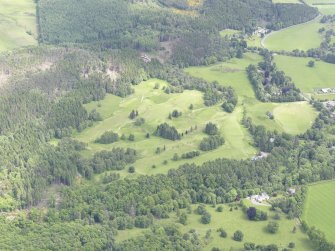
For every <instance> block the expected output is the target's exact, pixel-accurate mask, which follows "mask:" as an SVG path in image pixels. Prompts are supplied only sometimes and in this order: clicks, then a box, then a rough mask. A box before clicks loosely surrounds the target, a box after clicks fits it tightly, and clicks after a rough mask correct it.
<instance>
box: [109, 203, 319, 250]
mask: <svg viewBox="0 0 335 251" xmlns="http://www.w3.org/2000/svg"><path fill="white" fill-rule="evenodd" d="M222 206H223V208H224V209H223V212H217V211H216V209H215V208H213V207H212V206H206V210H207V211H208V212H209V213H210V214H211V222H210V224H202V223H201V222H200V218H201V216H200V215H197V214H195V213H194V212H193V211H194V210H195V209H196V207H197V205H193V206H192V213H191V214H187V217H188V219H187V224H186V225H182V224H180V223H178V219H177V217H176V216H175V215H171V216H170V218H169V219H164V220H157V221H155V224H158V225H164V224H169V223H172V222H173V223H175V224H177V225H178V226H179V229H180V231H181V232H182V233H186V232H188V231H190V230H191V229H194V230H195V231H196V232H197V233H198V234H199V235H200V236H201V238H202V239H203V240H204V242H207V243H208V244H207V245H206V246H205V247H204V250H208V251H210V250H212V248H213V247H220V248H224V250H229V248H231V247H233V248H243V244H244V243H245V242H253V243H256V244H262V245H269V244H276V245H278V246H279V247H280V250H281V249H282V248H287V247H288V244H289V243H290V242H294V243H295V245H296V246H295V248H294V250H296V251H309V250H313V249H312V248H311V243H310V241H309V240H308V237H307V235H305V234H304V233H302V231H301V230H300V227H299V226H298V223H297V222H296V221H295V220H288V219H287V218H286V217H285V215H284V214H282V213H279V214H280V215H281V219H280V220H278V221H277V222H278V223H279V231H278V233H276V234H270V233H268V232H267V231H266V225H267V224H268V221H258V222H254V221H249V220H248V219H247V217H246V215H245V213H244V212H243V211H242V209H241V207H238V209H237V210H235V209H234V210H233V211H230V210H229V208H230V206H229V205H226V204H225V205H222ZM258 208H259V209H261V210H263V211H266V212H267V213H268V216H269V220H273V216H274V215H275V212H272V211H270V207H265V206H258ZM182 211H183V210H182ZM294 226H296V228H297V231H296V233H293V232H292V230H293V228H294ZM219 228H223V229H224V230H225V231H226V232H227V234H228V236H227V238H222V237H220V235H219V233H218V232H217V229H219ZM208 230H211V237H210V238H209V240H205V235H206V232H207V231H208ZM236 230H241V231H242V232H243V234H244V239H243V241H242V242H236V241H234V240H233V239H232V236H233V233H234V232H235V231H236ZM145 231H148V230H142V231H138V229H131V230H127V231H118V235H117V236H116V241H117V242H120V241H122V240H125V239H128V238H129V237H127V235H128V234H130V236H131V237H136V236H139V235H141V234H143V233H144V232H145Z"/></svg>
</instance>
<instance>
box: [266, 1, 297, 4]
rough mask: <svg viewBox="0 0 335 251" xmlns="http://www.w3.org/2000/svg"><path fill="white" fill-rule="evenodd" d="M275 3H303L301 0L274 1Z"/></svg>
mask: <svg viewBox="0 0 335 251" xmlns="http://www.w3.org/2000/svg"><path fill="white" fill-rule="evenodd" d="M272 2H273V3H299V4H301V2H300V1H299V0H273V1H272Z"/></svg>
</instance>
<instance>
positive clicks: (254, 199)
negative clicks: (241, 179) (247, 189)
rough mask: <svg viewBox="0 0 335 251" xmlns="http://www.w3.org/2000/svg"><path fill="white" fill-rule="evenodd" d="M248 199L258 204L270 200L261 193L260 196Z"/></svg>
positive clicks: (252, 196) (265, 194)
mask: <svg viewBox="0 0 335 251" xmlns="http://www.w3.org/2000/svg"><path fill="white" fill-rule="evenodd" d="M250 199H251V200H252V201H256V202H258V203H261V202H263V201H266V200H269V199H270V196H269V195H268V194H267V193H265V192H263V193H261V194H257V195H251V196H250Z"/></svg>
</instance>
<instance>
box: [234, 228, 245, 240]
mask: <svg viewBox="0 0 335 251" xmlns="http://www.w3.org/2000/svg"><path fill="white" fill-rule="evenodd" d="M243 238H244V234H243V233H242V231H240V230H237V231H236V232H235V233H234V235H233V239H234V240H235V241H243Z"/></svg>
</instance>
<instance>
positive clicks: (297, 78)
mask: <svg viewBox="0 0 335 251" xmlns="http://www.w3.org/2000/svg"><path fill="white" fill-rule="evenodd" d="M274 60H275V63H276V64H277V67H278V68H279V69H280V70H282V71H284V72H285V73H286V75H287V76H289V77H291V78H292V79H293V81H294V83H295V84H296V86H297V87H298V88H299V89H300V90H301V91H302V92H304V93H309V94H314V90H315V89H321V88H329V87H335V81H334V80H335V71H334V65H333V64H329V63H325V62H323V61H316V62H315V67H308V66H307V64H308V62H309V61H310V60H314V59H312V58H298V57H290V56H281V55H276V56H275V57H274ZM319 97H322V95H319Z"/></svg>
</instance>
